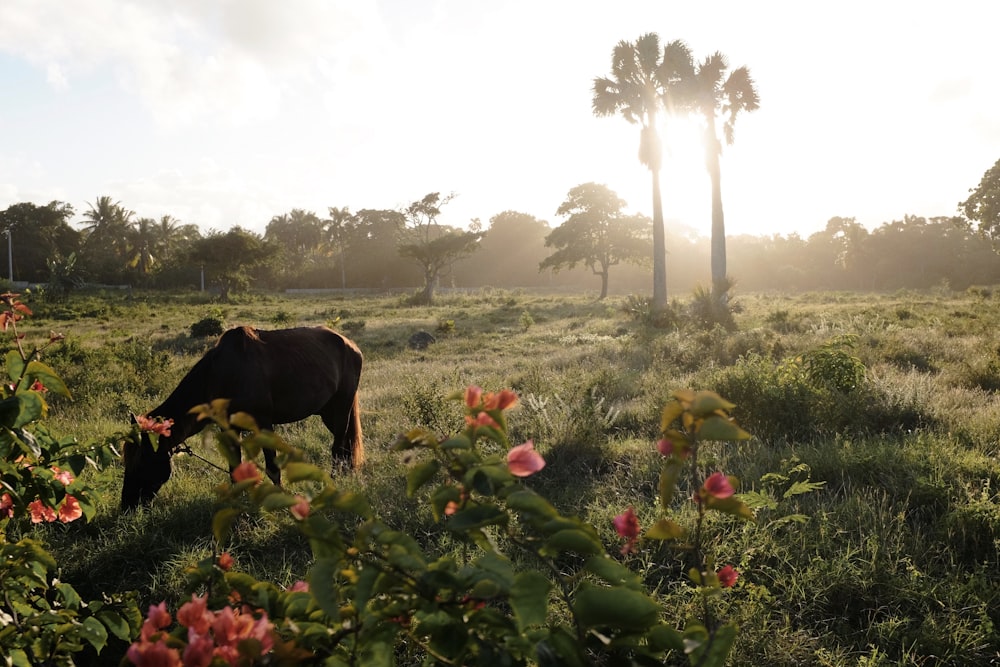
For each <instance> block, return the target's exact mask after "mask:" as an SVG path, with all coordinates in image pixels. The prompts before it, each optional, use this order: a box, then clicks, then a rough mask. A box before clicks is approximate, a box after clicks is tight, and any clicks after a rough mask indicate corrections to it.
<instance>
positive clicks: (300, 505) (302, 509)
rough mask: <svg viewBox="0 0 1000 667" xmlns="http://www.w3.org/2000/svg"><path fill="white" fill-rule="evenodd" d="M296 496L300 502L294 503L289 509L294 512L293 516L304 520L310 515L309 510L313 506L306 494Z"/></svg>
mask: <svg viewBox="0 0 1000 667" xmlns="http://www.w3.org/2000/svg"><path fill="white" fill-rule="evenodd" d="M295 498H296V499H297V500H298V502H296V503H295V504H294V505H292V506H291V507H290V508H289V511H290V512H291V513H292V516H293V517H295V518H296V519H298V520H299V521H302V520H303V519H305V518H306V517H307V516H309V511H310V509H312V508H311V507H310V506H309V501H308V500H307V499H306V498H305V497H304V496H295Z"/></svg>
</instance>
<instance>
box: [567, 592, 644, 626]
mask: <svg viewBox="0 0 1000 667" xmlns="http://www.w3.org/2000/svg"><path fill="white" fill-rule="evenodd" d="M573 612H574V614H575V615H576V619H577V621H578V622H579V623H580V624H581V625H582V626H584V627H587V628H598V627H610V628H619V629H622V630H628V631H642V630H645V629H647V628H649V627H650V626H652V625H653V624H654V623H656V622H657V620H658V619H659V616H660V605H658V604H657V603H656V602H655V601H653V600H652V598H650V597H649V596H648V595H646V594H645V593H642V592H640V591H636V590H633V589H630V588H624V587H620V586H619V587H615V588H604V587H598V586H594V585H593V584H591V583H588V582H583V583H582V584H580V588H579V590H577V593H576V596H575V597H574V600H573Z"/></svg>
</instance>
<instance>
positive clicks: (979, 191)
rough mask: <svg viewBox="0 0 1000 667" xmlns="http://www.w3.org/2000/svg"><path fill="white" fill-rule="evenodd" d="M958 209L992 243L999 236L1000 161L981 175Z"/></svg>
mask: <svg viewBox="0 0 1000 667" xmlns="http://www.w3.org/2000/svg"><path fill="white" fill-rule="evenodd" d="M969 193H970V194H969V198H968V199H966V200H965V201H963V202H961V203H960V204H959V205H958V207H959V208H960V209H961V210H962V212H963V213H964V214H965V217H966V218H968V219H969V220H972V221H974V222H976V223H978V224H979V231H980V233H982V234H983V235H985V236H988V237H989V238H991V239H993V240H994V241H995V240H996V239H997V238H998V236H1000V160H997V161H996V164H994V165H993V166H992V167H990V168H989V169H988V170H986V173H985V174H983V178H982V180H980V181H979V185H977V186H976V187H975V188H972V189H970V190H969Z"/></svg>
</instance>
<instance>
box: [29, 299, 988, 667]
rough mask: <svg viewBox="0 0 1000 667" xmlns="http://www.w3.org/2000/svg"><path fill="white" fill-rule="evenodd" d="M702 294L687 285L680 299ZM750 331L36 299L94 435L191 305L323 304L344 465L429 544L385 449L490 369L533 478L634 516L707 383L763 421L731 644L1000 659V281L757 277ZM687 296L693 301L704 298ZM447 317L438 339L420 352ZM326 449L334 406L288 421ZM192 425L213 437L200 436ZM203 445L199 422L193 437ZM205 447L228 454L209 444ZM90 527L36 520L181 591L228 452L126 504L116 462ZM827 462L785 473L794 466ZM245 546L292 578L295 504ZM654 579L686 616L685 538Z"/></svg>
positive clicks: (414, 310) (730, 541) (142, 397)
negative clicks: (996, 292)
mask: <svg viewBox="0 0 1000 667" xmlns="http://www.w3.org/2000/svg"><path fill="white" fill-rule="evenodd" d="M683 301H684V299H681V302H683ZM736 301H737V304H738V306H739V308H738V312H737V313H736V315H735V325H736V328H735V330H732V331H730V330H726V329H724V328H722V327H715V328H707V327H697V328H696V327H692V326H684V325H683V322H685V321H686V320H685V319H684V318H682V319H681V322H682V326H680V328H677V329H674V330H664V329H658V328H653V327H650V326H648V325H647V324H645V323H644V321H643V320H642V318H640V317H637V316H636V315H635V313H634V312H629V309H628V307H629V306H632V305H634V304H635V302H634V300H630V299H624V298H610V299H608V300H606V301H602V302H594V301H593V300H592V299H589V298H584V297H580V296H567V295H555V294H536V293H528V292H514V291H494V290H484V291H480V292H476V293H470V294H461V295H448V294H446V295H443V296H441V297H440V298H439V301H438V303H437V304H436V305H434V306H432V307H426V306H421V307H413V306H409V305H407V302H406V299H405V298H404V297H401V296H398V295H397V296H391V295H389V296H350V297H340V296H335V295H312V296H287V295H256V296H247V297H242V298H241V299H239V300H238V301H237V302H234V303H229V304H218V303H215V302H212V301H211V300H210V299H209V298H208V297H207V296H203V295H201V294H178V295H170V296H165V295H154V294H142V293H136V294H133V295H126V294H120V293H108V294H82V295H77V296H74V297H73V298H72V299H71V300H69V301H67V302H55V303H50V302H47V301H45V300H35V301H31V300H29V304H30V305H31V307H32V308H33V310H34V311H35V316H34V317H32V318H30V319H28V320H26V321H25V326H24V327H23V331H24V332H25V333H26V334H27V336H26V340H28V341H32V340H36V339H40V338H44V339H47V337H48V332H49V331H50V330H56V331H60V332H62V333H65V334H66V336H67V338H66V340H65V341H64V342H63V343H62V344H61V345H59V346H57V347H54V348H52V349H51V350H49V351H48V352H47V354H46V357H45V360H46V362H47V363H48V364H50V365H51V366H52V367H53V368H55V369H56V371H57V372H59V373H60V374H61V375H62V376H63V378H64V380H65V381H66V383H67V385H68V386H69V388H70V391H72V392H73V394H74V400H73V401H72V402H70V401H65V400H61V401H60V400H53V401H52V418H51V420H50V426H51V428H52V429H53V430H56V431H59V432H61V433H66V434H73V435H76V436H77V437H78V438H80V439H81V440H88V439H96V438H99V437H102V436H103V435H106V434H109V433H112V432H114V431H116V430H121V429H124V428H126V427H127V424H128V420H129V415H130V414H131V413H142V412H145V411H146V410H149V409H150V408H152V407H154V406H155V405H157V404H158V403H159V402H160V400H162V399H163V398H164V397H165V396H166V395H167V394H168V393H169V392H170V391H171V390H172V388H173V387H174V386H175V384H176V383H177V382H178V380H179V379H180V378H181V377H182V376H183V375H184V373H185V372H186V371H187V369H189V368H190V367H191V366H192V365H193V364H194V363H195V361H196V360H197V359H198V358H199V357H200V356H201V354H203V353H204V352H205V350H206V349H208V347H209V346H211V345H212V344H213V343H214V338H212V337H208V338H192V337H191V335H190V332H191V326H192V325H193V324H195V323H197V322H199V321H201V320H203V319H205V318H215V319H217V320H219V321H221V322H223V323H224V324H225V325H226V326H235V325H252V326H256V327H259V328H282V327H289V326H300V325H317V324H328V325H331V326H333V327H335V328H337V329H338V330H340V331H342V332H344V333H345V334H346V335H348V336H349V337H351V338H352V339H354V340H355V341H356V342H357V343H358V345H359V346H360V347H361V349H362V351H363V352H364V354H365V370H364V373H363V376H362V389H361V401H362V409H363V416H362V423H363V426H364V431H365V436H366V445H367V448H368V455H369V459H368V463H367V465H366V467H365V468H364V470H363V471H361V472H360V473H358V474H353V473H346V474H343V475H342V477H341V478H339V479H338V481H339V483H340V484H342V485H343V486H345V487H349V488H357V489H363V490H365V491H366V493H368V494H369V496H370V498H371V499H372V501H373V505H374V507H375V509H376V511H377V512H378V513H379V514H380V515H381V517H382V518H383V520H385V521H386V522H387V523H389V524H390V525H394V526H398V527H399V528H400V529H402V530H405V531H407V532H409V533H410V534H411V535H414V536H415V537H417V538H418V540H420V541H421V542H422V543H423V544H424V546H425V548H426V549H427V550H428V551H431V552H440V551H446V550H450V549H455V548H456V545H455V544H453V543H451V542H450V540H449V539H448V537H447V535H446V533H445V532H444V531H443V530H442V529H441V527H440V526H438V525H436V524H435V523H434V521H433V519H432V517H431V514H430V512H429V510H427V509H426V507H425V506H424V505H423V504H422V503H420V502H419V500H418V499H408V498H406V496H405V494H404V490H405V482H404V481H403V480H404V476H405V473H406V462H405V461H404V460H403V458H402V457H401V456H400V455H399V454H396V453H393V452H390V451H389V449H388V446H389V444H390V443H392V441H393V440H394V439H395V436H396V434H398V433H399V432H401V431H404V430H406V429H409V428H411V427H413V426H416V425H423V426H427V427H429V428H431V429H433V430H435V431H437V432H440V433H442V434H443V433H448V432H451V431H453V430H457V429H458V428H459V427H460V425H461V410H460V405H459V404H456V403H454V402H450V401H447V400H445V397H446V396H447V395H448V394H450V393H451V392H453V391H455V390H458V389H462V388H464V387H465V386H467V385H469V384H476V385H480V386H482V387H484V388H486V389H488V390H499V389H502V388H506V387H510V388H513V389H514V390H516V391H517V393H518V394H519V396H520V398H521V400H520V405H519V407H518V408H516V409H515V410H514V411H512V412H511V415H510V420H511V424H510V426H511V431H512V434H513V439H514V440H516V441H517V442H521V441H523V440H525V439H527V438H533V439H534V441H535V443H536V446H537V447H538V450H539V451H540V452H541V453H542V454H543V456H545V458H546V460H547V462H548V465H547V466H546V468H545V469H544V470H543V471H542V472H541V473H539V474H538V475H537V477H536V478H533V479H532V481H531V484H532V487H533V488H534V489H536V490H538V491H540V492H542V493H543V494H544V495H546V496H547V497H548V498H549V499H550V500H551V501H552V502H553V503H554V504H556V505H557V506H558V507H559V508H560V509H561V510H562V511H564V512H567V513H572V514H578V515H579V516H581V517H583V518H585V519H587V520H588V521H591V522H593V523H594V525H596V526H598V527H600V528H601V530H602V531H604V535H603V536H604V537H605V541H606V543H607V544H608V545H609V549H610V550H611V551H612V552H613V553H615V552H617V547H616V545H617V544H619V539H618V537H617V535H615V533H614V530H613V528H612V524H611V519H612V517H613V516H614V515H615V514H618V513H620V512H621V511H622V510H623V509H624V508H625V507H626V506H628V505H635V508H636V512H637V513H638V515H639V518H640V521H641V522H642V523H643V525H648V524H649V523H650V522H651V521H653V520H655V516H656V506H655V505H656V488H655V487H656V479H657V471H658V466H659V455H658V454H657V452H656V450H655V444H654V443H655V441H656V439H657V437H658V433H659V415H660V410H661V408H662V406H663V405H664V403H665V402H666V401H667V400H668V399H669V397H670V394H671V392H672V391H673V390H675V389H679V388H685V387H690V388H695V389H712V390H714V391H717V392H718V393H719V394H721V395H722V396H724V397H726V398H728V399H729V400H731V401H732V402H733V403H736V404H737V407H736V409H735V410H733V415H734V417H735V418H736V420H737V421H738V422H739V423H740V424H741V425H742V426H744V428H746V429H747V430H748V431H750V432H751V433H752V434H753V435H754V436H755V437H754V438H753V439H752V440H750V441H748V442H744V443H740V444H726V445H725V446H722V445H718V446H714V447H713V448H712V449H711V450H710V451H709V455H708V456H704V457H703V465H704V466H705V467H706V469H707V470H713V469H716V468H724V469H725V470H726V472H727V473H729V474H733V475H736V476H737V477H739V478H740V479H741V481H742V488H741V491H742V492H744V493H746V494H748V495H747V497H748V498H750V497H752V498H754V499H755V500H756V501H757V505H758V506H759V509H758V510H757V521H756V522H754V523H737V522H735V521H728V520H721V519H720V520H717V523H716V525H715V526H714V527H715V528H717V529H718V530H719V532H720V535H721V538H720V539H719V540H718V542H717V543H716V544H715V545H714V546H713V549H714V550H715V552H716V553H717V555H718V558H719V562H732V563H735V564H736V565H737V568H738V569H739V570H740V571H741V572H742V577H741V579H740V581H739V584H738V585H737V587H736V589H735V590H734V592H733V594H732V595H730V596H728V597H727V600H728V601H729V607H728V609H727V613H728V615H729V617H730V618H734V619H736V620H738V622H739V624H740V638H739V640H738V643H737V645H736V649H735V652H734V659H733V663H734V664H740V665H759V664H770V665H774V666H777V665H985V664H1000V629H998V626H1000V461H998V455H1000V401H998V398H997V390H998V389H1000V298H994V297H993V296H992V294H991V293H990V292H989V291H986V290H976V291H975V292H970V293H962V294H952V293H945V292H942V291H937V292H934V293H898V294H891V295H871V294H861V295H859V294H847V293H810V294H799V295H793V296H789V295H781V294H760V295H745V296H739V297H738V298H737V299H736ZM683 306H684V304H683V303H681V304H679V305H678V308H680V309H682V310H683ZM420 330H423V331H428V332H430V333H432V334H433V335H434V336H435V337H436V339H437V340H436V342H435V343H433V344H431V345H430V346H429V347H427V348H426V349H422V350H415V349H411V348H410V347H409V346H408V344H407V340H408V338H409V337H410V335H411V334H413V333H414V332H416V331H420ZM279 432H280V433H281V434H282V435H283V437H284V438H285V439H286V440H287V441H289V442H290V443H292V444H295V445H297V446H299V447H301V448H303V449H305V450H306V451H307V452H308V453H309V455H310V456H311V457H313V459H314V460H315V461H317V462H320V463H322V464H323V465H327V464H328V463H329V461H330V456H329V451H328V445H329V437H328V435H329V434H328V433H327V432H326V430H325V429H324V428H323V426H322V424H321V423H320V421H319V419H318V418H311V419H309V420H307V421H305V422H301V423H299V424H295V425H290V426H287V427H281V428H280V431H279ZM194 440H196V439H194V438H193V439H192V441H194ZM189 444H190V443H189ZM195 445H196V446H195V448H196V450H197V451H198V452H199V453H201V454H202V455H203V456H204V457H205V458H207V459H209V460H212V461H214V462H215V463H217V464H220V463H221V458H220V457H218V456H217V455H216V454H215V453H214V451H213V447H211V446H204V447H198V446H197V444H196V443H195ZM98 481H99V482H100V483H101V485H102V487H103V488H105V489H106V491H107V494H106V497H105V498H104V501H103V504H102V505H101V507H100V512H99V515H98V517H97V519H96V520H95V521H92V522H91V523H90V524H87V525H76V524H70V525H68V526H46V527H44V528H30V527H27V526H23V527H22V528H21V529H22V530H24V531H26V532H28V533H30V534H32V535H33V536H35V537H38V538H40V539H43V540H44V541H45V542H46V543H47V544H48V545H49V547H50V549H51V550H52V552H53V553H54V554H55V556H56V557H57V559H58V560H59V562H60V564H61V565H62V567H63V573H62V579H63V580H65V581H68V582H71V583H72V584H73V585H74V586H76V588H77V590H78V591H80V593H81V595H82V596H83V597H84V599H92V598H95V597H99V596H100V594H101V592H103V591H119V590H136V591H139V594H140V598H141V600H142V601H143V603H142V606H143V608H144V609H145V606H146V605H147V604H149V603H151V602H159V601H160V600H163V599H166V600H167V601H168V603H170V604H171V605H176V604H177V602H178V601H180V600H183V599H185V598H186V597H187V596H186V593H185V589H184V585H185V568H186V567H187V566H188V565H190V564H192V563H194V562H196V561H197V560H199V559H201V558H204V557H205V556H206V555H208V554H210V553H211V552H212V531H211V518H212V515H213V512H214V510H215V508H216V500H215V494H214V487H215V486H216V485H218V484H221V483H222V482H224V481H225V474H224V473H222V472H221V471H219V470H218V469H216V468H214V467H212V466H211V465H209V464H208V463H206V462H205V461H203V460H200V459H199V458H195V457H190V456H183V457H177V458H176V459H175V466H174V475H173V477H172V478H171V480H170V481H169V482H168V483H167V485H166V486H165V487H164V488H163V490H162V491H161V493H160V495H159V496H158V498H157V499H156V501H155V503H154V504H153V506H152V507H150V508H149V509H146V510H142V511H140V512H138V513H136V514H133V515H120V514H119V513H118V509H117V500H118V494H119V492H120V487H121V470H120V468H115V469H111V470H108V471H105V472H103V473H101V474H100V475H99V477H98ZM802 481H810V482H816V483H819V482H822V485H821V486H819V487H818V488H817V490H815V491H812V492H810V493H805V494H801V495H787V497H786V492H787V491H788V490H789V489H790V488H791V487H792V485H793V484H794V483H795V482H802ZM228 548H229V551H230V552H231V553H232V554H233V556H234V557H235V559H236V567H237V568H239V569H242V570H244V571H247V572H250V573H252V574H254V575H255V576H257V577H259V578H261V579H267V580H270V581H274V582H277V583H279V584H289V583H291V582H294V581H295V580H296V579H299V578H301V577H302V575H303V574H304V573H305V571H306V570H307V568H308V566H309V562H308V556H309V550H308V545H307V544H306V543H305V541H304V539H303V538H301V537H299V536H298V534H297V533H296V532H295V531H294V529H293V528H292V527H291V526H290V525H289V524H288V523H285V522H282V521H279V520H276V519H273V518H269V517H265V516H252V517H251V518H248V519H246V520H244V521H243V522H242V523H241V524H240V525H239V526H238V529H237V531H236V535H235V537H234V541H233V543H232V544H230V545H229V547H228ZM624 558H625V559H626V560H628V561H629V564H630V566H632V567H633V568H634V569H635V570H636V571H638V572H640V573H642V574H643V576H644V577H646V579H647V581H648V582H650V583H651V584H652V585H654V586H655V587H656V589H657V591H658V595H659V596H660V598H661V599H662V602H663V606H664V610H665V616H666V618H667V619H668V620H671V621H676V622H677V623H680V622H681V621H682V620H683V619H684V618H685V617H686V615H687V614H688V612H689V611H690V610H689V609H688V608H687V605H688V604H689V603H690V597H689V596H688V595H687V594H686V592H685V591H684V590H683V585H682V579H681V577H680V576H679V560H678V558H677V556H676V555H675V554H673V553H672V552H671V551H670V550H669V548H667V547H663V548H660V549H658V550H657V549H652V550H648V549H647V550H641V551H640V553H639V554H635V555H630V556H626V557H624Z"/></svg>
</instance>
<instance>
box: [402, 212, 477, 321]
mask: <svg viewBox="0 0 1000 667" xmlns="http://www.w3.org/2000/svg"><path fill="white" fill-rule="evenodd" d="M453 198H454V195H448V196H446V197H444V198H442V197H441V193H439V192H431V193H429V194H428V195H426V196H425V197H424V198H423V199H421V200H419V201H415V202H413V203H412V204H410V205H409V206H407V207H406V209H405V210H404V211H403V217H404V218H405V220H406V232H405V234H404V239H405V240H404V242H403V243H402V244H401V245H400V246H399V254H400V255H401V256H402V257H405V258H407V259H412V260H413V261H414V262H416V263H417V264H418V265H419V266H420V268H421V270H422V271H423V276H424V287H423V289H422V290H421V291H420V293H419V294H417V295H416V298H415V300H416V302H418V303H428V304H429V303H432V302H433V301H434V288H435V286H436V285H437V283H438V280H439V279H440V278H441V276H442V274H444V272H445V271H446V270H447V269H448V268H449V267H450V266H451V265H452V264H453V263H454V262H455V261H456V260H458V259H460V258H461V257H464V256H466V255H471V254H472V253H473V252H475V251H476V250H477V248H478V243H479V240H480V239H481V238H482V236H483V233H482V232H473V231H469V232H467V231H462V230H460V229H455V228H453V227H448V226H445V225H441V224H440V223H438V216H439V215H441V207H442V206H444V205H445V204H447V203H448V202H450V201H451V200H452V199H453Z"/></svg>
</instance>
